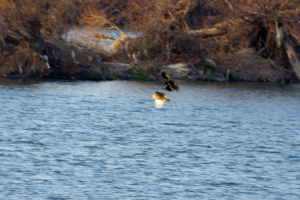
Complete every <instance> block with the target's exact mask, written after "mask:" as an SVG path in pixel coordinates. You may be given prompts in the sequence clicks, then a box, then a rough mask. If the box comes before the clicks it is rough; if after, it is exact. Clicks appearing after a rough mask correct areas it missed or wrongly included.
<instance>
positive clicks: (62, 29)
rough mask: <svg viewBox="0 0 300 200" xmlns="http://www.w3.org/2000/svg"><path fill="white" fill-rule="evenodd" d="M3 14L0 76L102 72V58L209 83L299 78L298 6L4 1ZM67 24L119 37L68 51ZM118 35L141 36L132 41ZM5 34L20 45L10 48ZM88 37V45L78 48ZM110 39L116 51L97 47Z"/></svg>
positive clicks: (252, 1)
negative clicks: (179, 67) (177, 68)
mask: <svg viewBox="0 0 300 200" xmlns="http://www.w3.org/2000/svg"><path fill="white" fill-rule="evenodd" d="M0 14H1V19H0V28H1V30H3V31H2V32H1V33H0V36H1V37H0V39H1V40H0V46H1V52H2V53H1V57H0V74H2V75H3V74H9V73H10V74H18V73H19V74H20V72H22V73H23V74H27V73H28V74H33V76H34V75H39V76H42V77H43V76H49V74H51V73H53V72H54V71H55V74H56V75H57V76H68V77H72V76H76V73H74V69H77V71H78V70H83V69H86V68H87V66H99V65H100V60H102V61H103V60H104V61H115V62H117V61H118V62H134V63H135V64H138V63H143V62H149V61H150V62H152V63H155V65H157V66H163V65H166V64H172V63H178V62H185V63H189V64H190V67H191V68H192V69H191V71H195V72H197V74H203V73H204V76H203V77H205V78H207V77H209V79H214V77H217V76H218V77H219V76H224V77H225V76H226V77H229V78H230V80H240V81H267V82H268V81H270V82H286V81H287V82H293V81H299V80H300V79H299V77H300V62H299V52H300V1H299V0H286V1H282V0H200V1H199V0H198V1H197V0H182V1H178V0H164V1H162V0H158V1H154V0H139V1H133V0H121V1H109V0H104V1H100V2H99V1H94V0H91V1H77V0H73V1H59V0H49V1H46V0H41V1H38V0H26V1H13V0H4V1H1V2H0ZM75 17H76V20H74V19H75ZM70 21H77V23H78V24H80V25H82V26H84V27H85V28H88V27H93V28H94V30H95V28H101V29H116V30H118V31H119V32H120V33H121V34H122V35H123V37H122V38H121V39H116V38H112V37H110V36H108V35H105V34H97V33H96V32H92V31H91V32H90V34H88V35H86V37H85V38H84V40H82V41H81V42H79V41H76V42H74V41H73V42H74V43H76V45H71V44H68V43H66V42H65V41H63V40H62V36H63V35H64V33H66V31H67V28H68V26H67V24H68V23H67V22H70ZM123 29H127V30H131V31H133V32H136V33H138V36H137V37H129V36H128V35H126V32H125V31H123ZM91 30H92V29H91ZM7 36H13V37H14V38H15V39H17V40H18V41H19V42H20V44H18V45H14V44H12V43H13V41H11V42H10V43H9V42H7V40H9V38H6V37H7ZM4 38H6V40H4ZM41 38H42V39H43V40H41ZM91 38H93V39H92V40H93V41H94V42H93V44H89V43H88V42H83V41H90V40H91ZM107 39H109V40H114V41H115V42H114V46H113V52H110V51H107V50H105V48H104V47H103V46H99V45H98V44H99V43H98V41H101V40H107ZM115 39H116V40H115ZM46 41H47V42H46ZM49 42H51V43H49ZM53 45H54V46H53ZM37 46H43V48H40V47H39V48H38V47H37ZM53 52H55V53H53ZM45 55H46V56H47V57H48V59H49V63H50V66H51V71H49V66H47V64H46V62H45V57H44V56H45ZM74 55H76V58H74ZM62 57H63V59H62ZM57 58H61V59H57ZM62 63H63V64H62ZM66 63H68V64H66ZM210 63H213V64H210ZM8 66H9V67H8ZM20 66H21V67H20ZM32 66H35V67H32ZM83 66H85V67H83ZM209 68H211V69H213V70H208V69H209ZM33 69H35V70H33ZM75 71H76V70H75ZM29 72H30V73H29ZM205 73H209V74H205ZM226 79H227V78H226Z"/></svg>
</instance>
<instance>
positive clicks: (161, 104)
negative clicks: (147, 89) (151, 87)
mask: <svg viewBox="0 0 300 200" xmlns="http://www.w3.org/2000/svg"><path fill="white" fill-rule="evenodd" d="M164 103H165V101H164V100H158V99H155V107H156V108H161V107H162V106H163V105H164Z"/></svg>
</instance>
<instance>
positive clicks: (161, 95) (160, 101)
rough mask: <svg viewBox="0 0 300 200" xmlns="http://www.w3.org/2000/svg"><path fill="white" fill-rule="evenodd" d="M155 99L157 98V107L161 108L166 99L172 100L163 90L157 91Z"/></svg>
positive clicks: (154, 95) (167, 100)
mask: <svg viewBox="0 0 300 200" xmlns="http://www.w3.org/2000/svg"><path fill="white" fill-rule="evenodd" d="M153 99H155V101H154V102H155V107H156V108H161V107H162V106H163V105H164V103H165V101H166V102H171V99H170V98H169V97H167V95H165V94H164V93H162V92H158V91H156V92H155V93H154V94H153Z"/></svg>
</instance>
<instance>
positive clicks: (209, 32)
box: [186, 28, 228, 37]
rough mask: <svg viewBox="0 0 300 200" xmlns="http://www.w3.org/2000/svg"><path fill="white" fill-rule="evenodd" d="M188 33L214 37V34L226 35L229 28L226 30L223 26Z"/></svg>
mask: <svg viewBox="0 0 300 200" xmlns="http://www.w3.org/2000/svg"><path fill="white" fill-rule="evenodd" d="M186 33H187V34H190V35H199V36H201V37H213V36H219V35H224V34H226V33H228V30H226V29H225V30H224V29H221V28H207V29H199V30H191V31H186Z"/></svg>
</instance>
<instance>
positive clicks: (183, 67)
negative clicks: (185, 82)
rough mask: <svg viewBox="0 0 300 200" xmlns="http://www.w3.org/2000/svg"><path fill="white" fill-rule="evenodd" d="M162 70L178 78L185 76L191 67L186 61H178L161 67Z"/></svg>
mask: <svg viewBox="0 0 300 200" xmlns="http://www.w3.org/2000/svg"><path fill="white" fill-rule="evenodd" d="M163 70H164V71H165V72H166V73H167V74H169V75H170V77H172V78H174V79H180V78H183V77H187V76H188V74H189V72H190V70H191V68H190V66H189V64H187V63H178V64H173V65H167V66H165V67H163Z"/></svg>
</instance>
